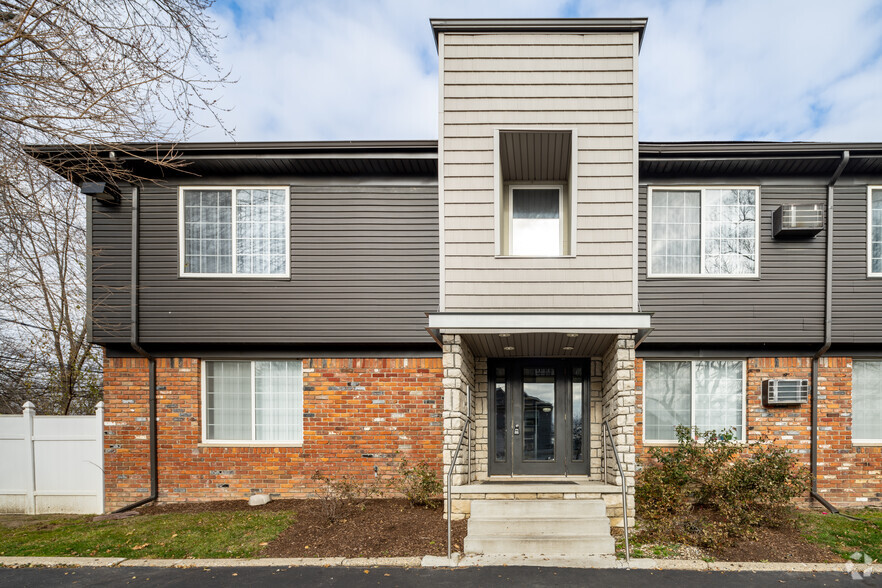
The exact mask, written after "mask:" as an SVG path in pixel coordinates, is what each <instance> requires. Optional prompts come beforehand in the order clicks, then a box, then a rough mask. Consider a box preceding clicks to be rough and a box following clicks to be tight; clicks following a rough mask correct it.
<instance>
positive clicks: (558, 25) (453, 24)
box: [429, 18, 647, 48]
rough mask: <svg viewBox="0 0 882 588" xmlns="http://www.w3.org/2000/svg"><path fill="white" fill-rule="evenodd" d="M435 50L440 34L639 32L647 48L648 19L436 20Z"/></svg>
mask: <svg viewBox="0 0 882 588" xmlns="http://www.w3.org/2000/svg"><path fill="white" fill-rule="evenodd" d="M429 22H430V23H431V24H432V32H433V33H434V35H435V47H436V48H437V47H438V35H439V34H440V33H465V34H469V33H637V34H638V35H639V37H640V38H639V44H640V46H642V45H643V35H644V33H645V32H646V23H647V19H645V18H432V19H429Z"/></svg>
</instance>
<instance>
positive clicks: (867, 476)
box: [635, 357, 882, 506]
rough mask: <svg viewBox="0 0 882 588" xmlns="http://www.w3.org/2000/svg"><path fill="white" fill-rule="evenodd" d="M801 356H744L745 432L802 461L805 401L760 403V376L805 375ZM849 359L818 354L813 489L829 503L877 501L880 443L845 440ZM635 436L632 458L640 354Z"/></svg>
mask: <svg viewBox="0 0 882 588" xmlns="http://www.w3.org/2000/svg"><path fill="white" fill-rule="evenodd" d="M811 374H812V370H811V359H810V358H807V357H778V358H774V357H762V358H749V359H748V360H747V434H748V439H750V440H757V439H759V438H760V437H761V436H762V435H766V436H767V437H768V438H771V439H774V440H776V441H777V442H778V443H782V444H785V445H786V446H787V447H789V448H790V449H791V450H793V451H794V452H795V453H797V455H798V457H799V459H800V461H802V462H803V463H804V464H805V465H806V466H807V465H808V464H809V460H810V446H811V405H810V404H808V403H806V404H804V405H799V406H781V407H765V406H763V403H762V382H763V380H766V379H769V378H807V379H811ZM851 374H852V360H851V358H847V357H822V358H821V360H820V365H819V368H818V490H819V492H820V494H821V495H822V496H824V497H825V498H826V499H827V500H829V501H830V502H832V503H833V504H834V505H841V506H861V505H872V504H875V505H879V504H882V447H859V446H854V445H852V443H851V377H852V376H851ZM635 375H636V379H637V382H636V385H637V414H636V419H635V421H636V426H635V436H636V445H637V456H638V461H644V460H645V459H646V457H647V451H646V448H645V447H644V444H643V359H640V358H638V359H637V365H636V371H635Z"/></svg>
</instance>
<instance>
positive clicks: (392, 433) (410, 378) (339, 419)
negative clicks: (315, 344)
mask: <svg viewBox="0 0 882 588" xmlns="http://www.w3.org/2000/svg"><path fill="white" fill-rule="evenodd" d="M199 370H200V362H199V360H198V359H194V358H173V359H168V358H161V359H158V360H157V366H156V385H157V422H158V427H157V435H158V445H159V499H160V500H161V501H168V502H178V501H199V500H228V499H240V498H246V497H248V496H250V495H251V494H254V493H268V494H271V495H274V496H276V497H306V496H308V495H310V493H311V492H312V491H313V490H314V489H315V487H316V483H315V482H314V481H313V480H312V479H311V476H312V475H313V473H314V472H315V471H316V470H320V471H321V472H322V473H323V474H325V475H330V476H331V477H333V478H338V479H339V478H340V477H342V476H347V477H349V478H350V479H352V478H356V479H360V480H362V481H364V482H369V481H371V480H372V479H373V478H374V466H377V467H378V470H379V473H380V474H381V475H382V474H387V477H388V474H391V473H392V472H393V471H394V470H396V469H397V466H398V463H399V460H400V459H401V458H402V457H405V458H406V459H407V460H408V462H409V463H411V464H416V463H419V462H421V461H426V462H428V463H429V464H431V465H432V466H433V467H434V468H435V469H436V470H437V472H438V473H439V475H440V473H441V467H442V466H441V442H442V436H443V435H442V418H441V411H442V409H443V388H442V386H441V378H442V375H443V369H442V367H441V359H440V358H409V359H311V360H309V359H308V360H304V361H303V385H304V407H303V409H304V419H303V426H304V440H303V446H302V447H204V446H202V447H201V446H200V441H201V438H202V429H201V423H200V415H201V407H200V403H201V377H200V373H199ZM147 377H148V372H147V360H146V359H141V358H137V359H128V358H126V359H121V358H105V361H104V404H105V422H106V423H107V425H106V427H105V441H104V447H105V485H106V499H107V508H108V509H113V508H117V507H119V506H122V505H124V504H128V503H130V502H134V501H136V500H139V499H141V498H143V497H145V496H147V495H148V494H149V483H150V482H149V443H148V437H147V435H148V428H147V425H148V423H147V420H148V419H147V414H148V413H147V411H148V404H147ZM366 456H367V457H366Z"/></svg>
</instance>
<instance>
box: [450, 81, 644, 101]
mask: <svg viewBox="0 0 882 588" xmlns="http://www.w3.org/2000/svg"><path fill="white" fill-rule="evenodd" d="M633 95H634V89H633V88H632V87H631V84H630V83H629V84H556V85H551V84H541V85H536V84H534V85H524V84H508V85H490V84H484V85H477V84H475V85H455V84H448V85H446V86H445V87H444V96H445V97H446V98H612V97H632V96H633Z"/></svg>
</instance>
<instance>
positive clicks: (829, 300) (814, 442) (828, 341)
mask: <svg viewBox="0 0 882 588" xmlns="http://www.w3.org/2000/svg"><path fill="white" fill-rule="evenodd" d="M849 158H850V154H849V152H848V151H843V152H842V159H841V160H840V162H839V166H838V167H837V168H836V171H835V172H833V175H832V176H831V177H830V181H828V182H827V215H826V216H827V219H826V220H827V234H826V239H827V243H826V244H827V252H826V256H825V258H824V262H825V266H826V267H825V270H826V271H825V276H824V344H823V345H822V346H821V348H820V349H818V352H817V353H815V355H814V357H812V426H811V458H810V468H811V475H812V488H811V491H810V492H809V496H810V497H811V498H814V499H815V500H817V501H818V502H820V503H821V504H822V505H824V508H826V509H827V510H829V511H830V512H832V513H834V514H839V510H838V509H837V508H836V507H835V506H833V505H832V504H830V503H829V502H827V500H825V499H824V498H823V497H822V496H821V495H820V494H818V363H819V361H820V359H821V356H822V355H824V354H825V353H827V351H829V350H830V346H831V345H832V344H833V188H834V186H835V185H836V182H837V181H838V180H839V176H841V175H842V172H843V171H845V167H846V166H847V165H848V160H849Z"/></svg>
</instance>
